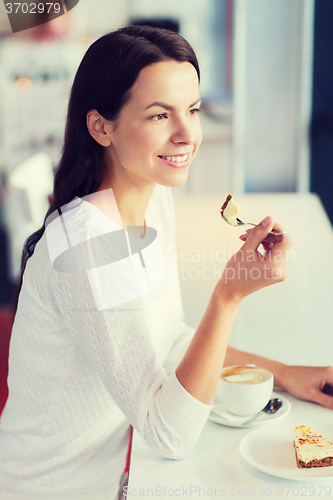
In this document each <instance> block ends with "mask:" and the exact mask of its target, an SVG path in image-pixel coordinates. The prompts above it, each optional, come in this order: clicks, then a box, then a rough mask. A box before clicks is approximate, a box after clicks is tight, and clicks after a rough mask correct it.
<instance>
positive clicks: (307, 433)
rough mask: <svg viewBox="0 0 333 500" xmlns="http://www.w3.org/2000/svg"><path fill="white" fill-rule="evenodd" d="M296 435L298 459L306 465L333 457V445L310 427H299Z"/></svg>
mask: <svg viewBox="0 0 333 500" xmlns="http://www.w3.org/2000/svg"><path fill="white" fill-rule="evenodd" d="M294 435H295V439H294V445H295V451H296V458H297V460H299V461H301V462H304V464H307V463H308V462H311V461H312V460H322V459H324V458H327V457H333V443H331V441H329V440H328V439H327V438H325V437H323V436H322V435H321V434H318V433H317V432H315V431H313V430H312V429H310V427H307V426H306V425H299V426H297V427H296V428H295V434H294Z"/></svg>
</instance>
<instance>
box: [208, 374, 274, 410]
mask: <svg viewBox="0 0 333 500" xmlns="http://www.w3.org/2000/svg"><path fill="white" fill-rule="evenodd" d="M273 384H274V377H273V374H272V373H271V372H270V371H269V370H266V369H265V368H261V367H258V366H255V365H237V366H228V367H226V368H224V369H223V370H222V372H221V376H220V380H219V382H218V385H217V389H216V396H217V399H218V400H219V402H220V403H222V404H223V405H224V406H225V408H226V410H228V411H229V412H230V413H232V414H234V415H240V416H250V415H254V414H255V413H258V412H259V411H261V410H262V409H263V408H264V407H265V406H266V404H267V403H268V401H269V400H270V398H271V396H272V391H273Z"/></svg>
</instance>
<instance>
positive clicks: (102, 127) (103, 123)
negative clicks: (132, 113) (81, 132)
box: [87, 109, 112, 147]
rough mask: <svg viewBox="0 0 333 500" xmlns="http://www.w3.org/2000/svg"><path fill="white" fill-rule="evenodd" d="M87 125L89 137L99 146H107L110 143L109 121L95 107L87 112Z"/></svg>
mask: <svg viewBox="0 0 333 500" xmlns="http://www.w3.org/2000/svg"><path fill="white" fill-rule="evenodd" d="M87 127H88V130H89V134H90V135H91V137H93V138H94V139H95V141H96V142H98V144H100V145H101V146H104V147H107V146H110V144H111V142H112V141H111V133H110V132H111V126H110V122H109V121H108V120H106V119H105V118H104V116H102V115H100V114H99V112H98V111H97V110H96V109H92V110H91V111H88V113H87Z"/></svg>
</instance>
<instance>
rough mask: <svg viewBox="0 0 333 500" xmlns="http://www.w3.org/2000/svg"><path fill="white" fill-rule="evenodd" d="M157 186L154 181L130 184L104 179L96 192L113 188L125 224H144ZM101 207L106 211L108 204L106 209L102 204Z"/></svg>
mask: <svg viewBox="0 0 333 500" xmlns="http://www.w3.org/2000/svg"><path fill="white" fill-rule="evenodd" d="M155 187H156V184H153V183H142V182H141V183H138V184H135V183H131V184H129V183H126V182H124V181H122V180H119V179H118V180H116V179H109V180H108V179H104V181H103V182H102V184H101V185H100V187H99V188H98V191H97V193H96V194H99V193H101V192H102V191H104V190H106V189H110V188H111V189H112V191H113V194H114V197H115V201H116V203H117V207H118V210H119V213H120V217H121V220H122V223H123V225H124V226H144V224H145V216H146V210H147V208H148V204H149V202H150V199H151V197H152V195H153V192H154V189H155ZM93 203H94V202H93ZM99 208H100V209H101V210H102V211H103V212H105V209H106V206H105V205H104V209H103V207H102V206H100V207H99ZM106 215H107V214H106Z"/></svg>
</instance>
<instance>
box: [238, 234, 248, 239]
mask: <svg viewBox="0 0 333 500" xmlns="http://www.w3.org/2000/svg"><path fill="white" fill-rule="evenodd" d="M247 236H248V235H247V234H241V235H240V237H239V239H240V240H242V241H246V240H247Z"/></svg>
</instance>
